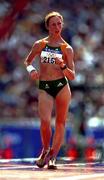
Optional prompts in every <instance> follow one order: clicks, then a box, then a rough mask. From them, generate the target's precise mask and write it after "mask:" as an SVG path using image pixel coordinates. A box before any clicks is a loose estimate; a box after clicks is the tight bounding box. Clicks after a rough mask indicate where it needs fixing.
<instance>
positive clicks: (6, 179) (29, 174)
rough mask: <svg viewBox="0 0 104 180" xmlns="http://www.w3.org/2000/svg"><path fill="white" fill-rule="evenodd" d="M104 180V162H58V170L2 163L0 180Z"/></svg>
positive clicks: (27, 164) (28, 164) (18, 163)
mask: <svg viewBox="0 0 104 180" xmlns="http://www.w3.org/2000/svg"><path fill="white" fill-rule="evenodd" d="M10 179H11V180H104V162H102V163H98V162H96V163H71V162H65V161H63V162H61V163H60V162H57V170H48V169H47V167H45V168H43V169H39V168H38V167H37V166H35V165H34V164H33V162H25V163H24V162H20V161H15V162H14V161H13V160H12V161H5V160H4V161H0V180H10Z"/></svg>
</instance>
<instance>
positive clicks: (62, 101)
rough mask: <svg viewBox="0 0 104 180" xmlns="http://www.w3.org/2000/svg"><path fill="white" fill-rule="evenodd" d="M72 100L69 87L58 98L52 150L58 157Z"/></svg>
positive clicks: (62, 90) (66, 86)
mask: <svg viewBox="0 0 104 180" xmlns="http://www.w3.org/2000/svg"><path fill="white" fill-rule="evenodd" d="M70 100H71V92H70V88H69V86H68V84H67V85H65V87H64V88H63V89H61V91H60V92H59V93H58V95H57V96H56V124H55V132H54V136H53V143H52V149H53V152H54V154H55V155H56V156H57V154H58V152H59V150H60V147H61V145H62V142H63V138H64V131H65V122H66V119H67V113H68V109H69V104H70Z"/></svg>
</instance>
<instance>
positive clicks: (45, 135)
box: [38, 90, 53, 150]
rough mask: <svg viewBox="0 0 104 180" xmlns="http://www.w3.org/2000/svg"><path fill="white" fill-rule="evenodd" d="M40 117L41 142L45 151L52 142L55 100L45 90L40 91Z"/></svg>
mask: <svg viewBox="0 0 104 180" xmlns="http://www.w3.org/2000/svg"><path fill="white" fill-rule="evenodd" d="M38 99H39V102H38V108H39V116H40V120H41V124H40V132H41V140H42V144H43V147H44V149H45V150H47V149H48V148H49V146H50V140H51V136H52V130H51V114H52V108H53V98H52V97H51V96H50V95H48V94H47V93H46V92H45V91H44V90H39V98H38Z"/></svg>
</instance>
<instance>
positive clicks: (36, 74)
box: [24, 41, 41, 80]
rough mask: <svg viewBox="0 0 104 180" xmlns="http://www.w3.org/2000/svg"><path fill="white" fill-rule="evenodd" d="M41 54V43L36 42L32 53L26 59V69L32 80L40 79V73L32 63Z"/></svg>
mask: <svg viewBox="0 0 104 180" xmlns="http://www.w3.org/2000/svg"><path fill="white" fill-rule="evenodd" d="M40 52H41V49H40V43H39V41H36V42H35V43H34V44H33V46H32V49H31V51H30V53H29V54H28V56H27V57H26V59H25V61H24V64H25V65H26V69H27V71H28V72H29V74H30V77H31V79H32V80H36V79H39V72H38V71H37V70H36V69H35V67H33V66H32V62H33V60H34V58H35V57H36V56H37V55H39V54H40Z"/></svg>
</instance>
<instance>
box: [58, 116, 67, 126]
mask: <svg viewBox="0 0 104 180" xmlns="http://www.w3.org/2000/svg"><path fill="white" fill-rule="evenodd" d="M65 123H66V119H61V118H60V119H56V126H58V128H61V127H65Z"/></svg>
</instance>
